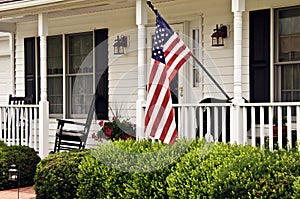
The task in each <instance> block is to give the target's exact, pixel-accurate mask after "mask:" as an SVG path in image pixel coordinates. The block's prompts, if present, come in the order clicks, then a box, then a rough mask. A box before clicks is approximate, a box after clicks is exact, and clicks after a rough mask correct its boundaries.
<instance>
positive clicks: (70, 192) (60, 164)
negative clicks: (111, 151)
mask: <svg viewBox="0 0 300 199" xmlns="http://www.w3.org/2000/svg"><path fill="white" fill-rule="evenodd" d="M87 154H88V152H87V151H71V152H61V153H55V154H53V155H49V156H48V157H46V158H45V159H43V160H42V161H41V162H40V163H39V164H38V166H37V170H36V175H35V177H34V181H35V186H34V190H35V193H36V198H37V199H50V198H56V199H59V198H61V199H69V198H70V199H73V198H74V197H75V195H76V190H77V186H78V181H77V173H78V171H79V170H78V165H79V163H80V162H81V160H82V158H83V157H84V156H85V155H87Z"/></svg>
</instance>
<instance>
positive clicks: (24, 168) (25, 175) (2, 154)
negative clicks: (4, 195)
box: [0, 146, 41, 190]
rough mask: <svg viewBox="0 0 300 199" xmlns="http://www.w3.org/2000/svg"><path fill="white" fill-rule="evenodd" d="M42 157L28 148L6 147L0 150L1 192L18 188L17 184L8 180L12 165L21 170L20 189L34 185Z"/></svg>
mask: <svg viewBox="0 0 300 199" xmlns="http://www.w3.org/2000/svg"><path fill="white" fill-rule="evenodd" d="M40 160H41V159H40V157H39V156H38V155H37V154H36V152H35V150H34V149H32V148H30V147H27V146H9V147H8V146H4V147H1V148H0V190H3V189H11V188H16V187H17V186H18V184H17V182H12V181H9V180H8V177H9V174H8V170H9V169H10V166H11V165H12V164H15V165H17V167H18V169H19V170H20V187H25V186H31V185H33V184H34V181H33V178H34V175H35V171H36V165H37V164H38V162H39V161H40Z"/></svg>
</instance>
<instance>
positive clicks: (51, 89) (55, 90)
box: [47, 76, 63, 114]
mask: <svg viewBox="0 0 300 199" xmlns="http://www.w3.org/2000/svg"><path fill="white" fill-rule="evenodd" d="M62 79H63V78H62V76H59V77H48V78H47V84H48V100H49V104H50V107H49V109H50V110H49V112H50V114H62V111H63V103H62V102H63V89H62Z"/></svg>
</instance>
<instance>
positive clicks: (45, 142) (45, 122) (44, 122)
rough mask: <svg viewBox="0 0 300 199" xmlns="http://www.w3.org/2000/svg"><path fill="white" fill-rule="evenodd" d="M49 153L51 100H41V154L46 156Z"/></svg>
mask: <svg viewBox="0 0 300 199" xmlns="http://www.w3.org/2000/svg"><path fill="white" fill-rule="evenodd" d="M48 154H49V102H48V101H40V102H39V156H40V158H42V159H43V158H45V157H46V156H48Z"/></svg>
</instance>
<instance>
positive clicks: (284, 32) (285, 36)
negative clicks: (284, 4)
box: [278, 7, 300, 61]
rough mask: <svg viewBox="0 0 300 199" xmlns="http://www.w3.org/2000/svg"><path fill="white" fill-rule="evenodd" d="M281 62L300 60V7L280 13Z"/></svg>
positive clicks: (280, 11)
mask: <svg viewBox="0 0 300 199" xmlns="http://www.w3.org/2000/svg"><path fill="white" fill-rule="evenodd" d="M278 16H279V19H278V31H279V61H299V60H300V7H297V8H290V9H283V10H279V11H278Z"/></svg>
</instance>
